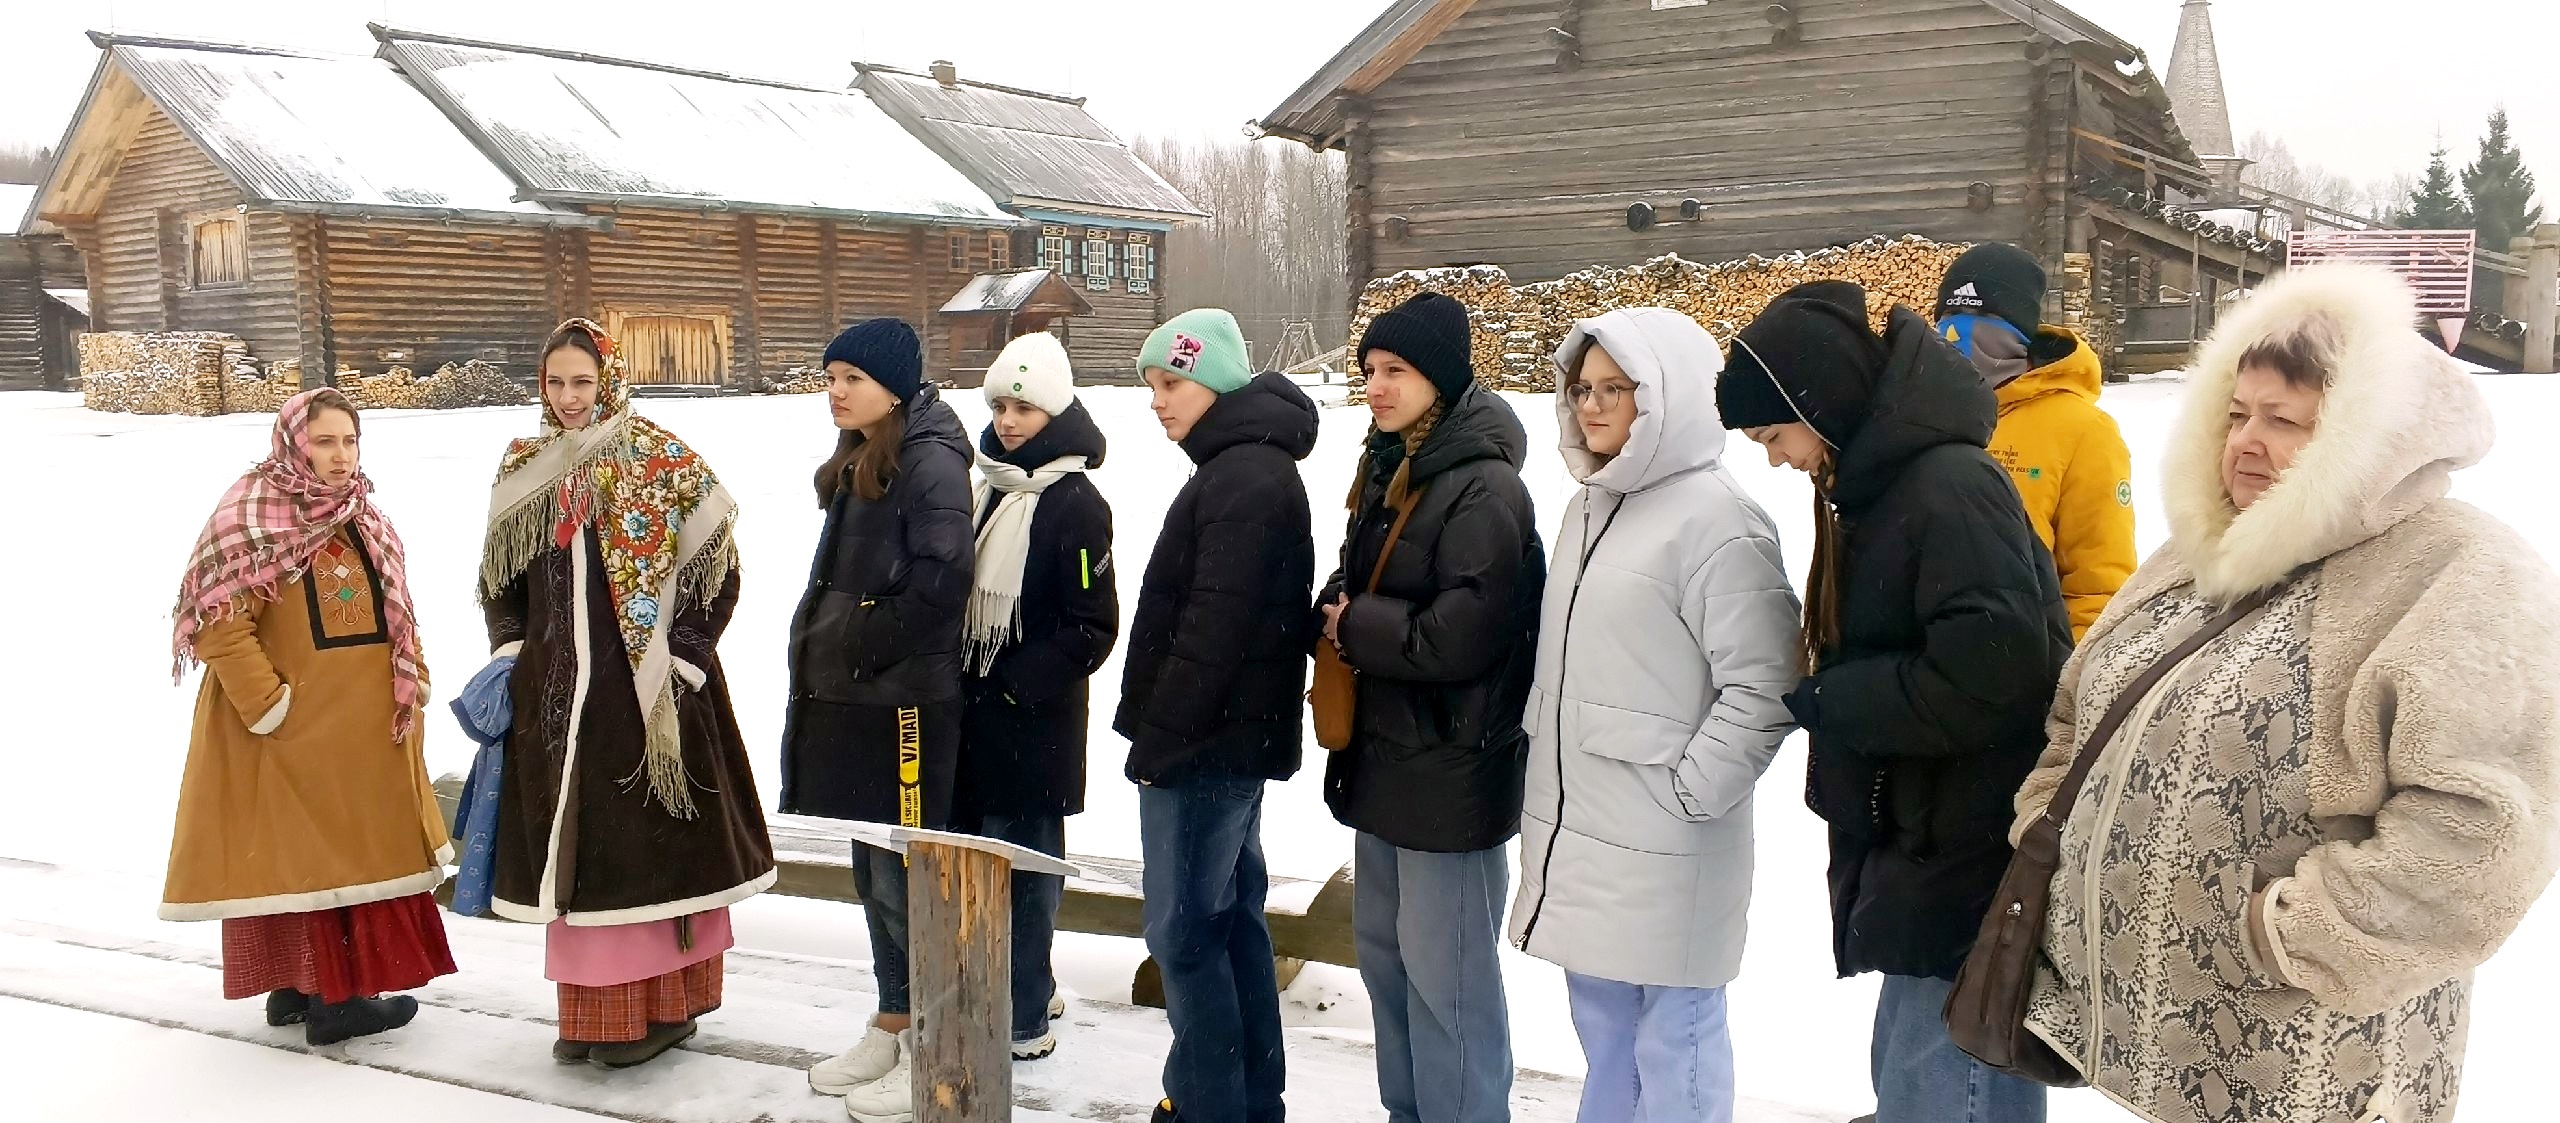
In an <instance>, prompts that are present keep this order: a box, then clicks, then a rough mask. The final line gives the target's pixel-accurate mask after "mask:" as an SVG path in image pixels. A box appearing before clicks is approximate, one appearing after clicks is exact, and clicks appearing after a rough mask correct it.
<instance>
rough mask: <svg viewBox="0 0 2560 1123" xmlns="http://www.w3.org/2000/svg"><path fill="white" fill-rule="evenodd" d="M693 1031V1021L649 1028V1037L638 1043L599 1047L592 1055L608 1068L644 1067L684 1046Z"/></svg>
mask: <svg viewBox="0 0 2560 1123" xmlns="http://www.w3.org/2000/svg"><path fill="white" fill-rule="evenodd" d="M693 1031H694V1024H693V1021H692V1020H691V1019H687V1020H685V1021H683V1022H680V1023H678V1024H675V1025H663V1026H662V1025H653V1026H650V1027H649V1035H648V1036H646V1037H643V1038H641V1039H640V1040H638V1041H625V1042H623V1043H621V1044H619V1045H598V1046H596V1047H595V1051H594V1052H593V1054H591V1055H592V1056H594V1057H595V1061H596V1063H597V1064H600V1065H603V1066H604V1067H606V1068H630V1067H631V1066H633V1065H644V1064H647V1063H649V1062H651V1061H654V1060H657V1059H658V1055H659V1054H661V1053H664V1052H666V1051H667V1050H669V1049H673V1048H675V1047H676V1046H678V1045H681V1044H683V1043H684V1041H685V1039H686V1038H689V1037H692V1036H693Z"/></svg>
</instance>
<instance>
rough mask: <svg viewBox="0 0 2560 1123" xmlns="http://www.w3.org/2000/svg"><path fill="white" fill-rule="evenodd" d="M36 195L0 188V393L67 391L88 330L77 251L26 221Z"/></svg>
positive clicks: (28, 189)
mask: <svg viewBox="0 0 2560 1123" xmlns="http://www.w3.org/2000/svg"><path fill="white" fill-rule="evenodd" d="M35 193H36V189H35V187H34V186H33V185H32V184H18V183H0V390H61V389H64V388H66V387H68V386H70V385H71V384H72V382H73V381H74V380H75V379H77V378H78V377H79V374H80V369H79V368H80V357H79V352H78V350H77V346H78V344H77V342H76V341H77V339H78V337H79V333H81V332H82V331H86V330H88V327H89V294H88V292H87V291H86V290H84V289H83V288H82V286H83V285H84V284H86V283H87V282H86V280H85V278H84V277H83V275H82V273H81V270H80V253H79V251H78V250H75V249H73V248H72V247H71V242H70V240H69V239H67V238H65V237H63V236H62V231H61V230H60V229H59V228H57V227H55V226H54V225H53V224H52V223H49V222H45V221H42V220H40V219H29V218H26V215H27V211H28V208H29V207H31V206H32V205H33V204H34V202H35Z"/></svg>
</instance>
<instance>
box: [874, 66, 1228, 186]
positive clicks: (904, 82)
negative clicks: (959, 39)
mask: <svg viewBox="0 0 2560 1123" xmlns="http://www.w3.org/2000/svg"><path fill="white" fill-rule="evenodd" d="M853 65H854V70H855V73H856V74H857V75H858V77H857V78H856V79H855V81H854V85H855V88H857V89H859V90H861V91H862V92H864V93H866V94H869V95H870V96H871V98H872V99H873V100H874V101H876V102H878V103H879V105H880V107H881V108H882V109H885V110H888V112H889V115H890V116H891V117H894V118H897V120H898V122H899V123H900V124H903V125H905V126H906V127H907V128H908V130H909V131H911V132H913V133H915V135H916V137H917V138H918V139H920V140H922V141H923V142H924V143H926V144H928V145H930V146H932V147H933V149H934V150H935V151H937V152H940V153H942V154H943V156H945V157H947V158H948V159H950V161H951V162H952V163H953V164H954V165H956V166H958V167H959V168H960V169H961V170H962V171H964V172H967V173H968V175H969V178H970V179H972V180H974V181H976V182H977V184H978V186H980V187H982V188H985V189H986V191H987V194H989V195H992V196H994V197H995V198H996V200H997V201H998V202H1001V203H1003V204H1005V205H1006V206H1009V207H1028V208H1043V209H1051V210H1058V209H1064V210H1072V211H1099V212H1104V213H1111V214H1125V215H1128V216H1131V217H1143V218H1156V219H1168V220H1176V219H1184V218H1200V217H1206V216H1205V214H1204V212H1202V211H1201V210H1200V208H1199V207H1197V206H1195V205H1193V203H1192V202H1191V200H1190V199H1189V198H1187V197H1185V196H1184V195H1183V194H1182V192H1181V190H1180V189H1178V188H1176V187H1174V186H1173V185H1172V184H1170V183H1167V182H1165V178H1164V177H1163V176H1161V175H1158V174H1156V170H1155V169H1154V168H1151V167H1148V166H1147V164H1146V161H1143V160H1140V159H1139V158H1138V154H1137V153H1135V152H1133V151H1130V149H1129V146H1128V144H1127V143H1125V142H1123V141H1122V140H1121V139H1120V138H1119V137H1118V136H1117V135H1114V134H1113V133H1112V131H1111V130H1110V129H1108V128H1106V127H1104V126H1103V124H1102V122H1100V121H1098V120H1096V119H1095V118H1094V116H1093V115H1092V114H1091V113H1089V112H1086V110H1085V108H1084V99H1083V98H1076V97H1065V96H1062V95H1059V94H1045V93H1040V92H1038V91H1034V90H1024V89H1016V88H1014V87H1011V86H999V85H995V84H993V83H988V82H978V81H972V80H968V79H960V78H957V77H956V76H955V77H954V79H953V81H951V82H950V83H949V84H947V85H946V84H945V83H943V82H941V81H939V80H937V79H936V78H934V77H933V76H931V75H926V74H917V73H914V72H912V71H906V70H899V69H897V68H895V67H888V66H879V65H875V64H872V63H863V62H857V63H855V64H853Z"/></svg>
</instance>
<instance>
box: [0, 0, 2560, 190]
mask: <svg viewBox="0 0 2560 1123" xmlns="http://www.w3.org/2000/svg"><path fill="white" fill-rule="evenodd" d="M1585 2H1586V3H1619V4H1638V3H1643V2H1645V0H1585ZM1385 6H1386V0H892V2H883V0H827V2H811V0H686V2H684V3H662V2H655V0H629V2H625V3H617V4H606V5H598V4H574V5H573V4H568V3H560V2H557V0H334V2H333V0H11V3H10V4H9V5H8V7H9V8H10V9H11V10H10V12H9V13H8V15H7V16H5V17H0V27H5V29H6V31H5V34H0V40H5V42H0V143H6V142H33V143H38V144H43V145H51V144H53V143H55V142H56V140H57V139H58V138H59V137H60V136H61V133H62V128H63V125H64V123H65V122H66V121H67V120H68V119H69V117H70V115H71V111H72V109H73V108H74V106H75V105H77V103H78V101H79V97H80V93H81V90H82V88H83V86H84V84H85V83H86V82H87V80H88V76H89V73H90V71H91V69H92V68H93V67H94V65H95V64H96V51H95V49H94V48H92V47H91V46H90V45H89V42H88V40H87V39H85V38H84V37H82V35H81V32H83V31H86V30H88V29H91V28H109V27H112V28H114V29H117V30H122V31H129V32H135V33H146V34H164V35H178V36H201V37H206V38H223V39H230V40H234V41H239V40H248V41H255V42H261V43H268V44H276V45H284V46H295V47H306V48H316V49H331V50H342V51H353V52H362V53H370V52H371V50H372V48H373V41H372V38H371V37H370V36H368V35H367V34H366V33H365V30H364V26H363V25H364V24H365V22H366V21H368V20H387V21H388V22H390V23H392V24H394V25H396V26H400V27H405V28H411V29H416V30H424V31H440V32H446V33H450V34H457V35H466V36H472V37H476V38H485V39H497V40H503V41H512V42H522V43H534V44H542V45H548V46H567V47H575V48H578V49H582V50H588V51H593V52H596V53H599V54H610V55H621V56H627V57H635V58H645V59H649V60H652V61H662V62H667V63H671V64H680V65H687V66H693V67H698V68H703V69H713V70H726V71H732V72H737V73H748V74H755V75H760V76H769V77H775V78H784V79H790V80H794V81H801V82H807V83H810V84H815V85H839V84H842V83H844V82H846V81H848V80H850V78H851V76H852V71H851V69H850V68H849V67H848V65H847V63H848V62H850V61H851V60H853V59H857V58H860V59H865V60H868V61H876V62H884V63H890V64H893V65H901V66H907V67H912V68H919V69H920V68H922V67H923V65H924V64H925V63H926V62H928V61H930V60H932V59H936V58H949V59H952V60H954V61H955V62H957V63H958V64H959V67H960V71H961V73H962V74H963V75H967V76H971V77H979V78H985V79H988V80H990V81H999V82H1006V83H1011V84H1014V85H1022V86H1032V87H1037V88H1042V89H1056V90H1065V91H1069V92H1073V93H1079V94H1084V95H1086V96H1088V97H1089V98H1091V107H1092V108H1093V110H1094V111H1095V112H1096V113H1098V114H1099V115H1100V116H1101V117H1102V118H1103V120H1105V121H1106V122H1108V123H1109V124H1111V125H1112V126H1113V127H1115V128H1117V129H1118V130H1119V131H1120V132H1122V133H1123V134H1138V133H1153V134H1167V133H1172V134H1199V133H1214V134H1216V135H1219V136H1225V137H1233V136H1236V135H1237V130H1238V129H1239V127H1240V126H1241V125H1242V124H1243V123H1244V122H1245V121H1246V120H1248V119H1250V118H1253V117H1257V116H1259V115H1261V114H1262V113H1264V112H1266V111H1268V110H1269V109H1271V108H1272V106H1273V105H1274V104H1275V103H1277V102H1278V101H1279V100H1280V99H1281V98H1282V97H1284V96H1286V95H1287V94H1288V93H1289V91H1291V90H1292V89H1295V88H1296V87H1297V85H1298V83H1300V82H1301V81H1304V80H1305V79H1306V77H1307V76H1308V75H1309V74H1310V73H1312V72H1313V71H1314V70H1315V68H1316V67H1317V66H1319V65H1321V64H1322V63H1323V62H1324V60H1325V59H1327V58H1329V57H1330V56H1331V55H1332V54H1333V52H1334V51H1335V50H1337V49H1339V48H1340V47H1341V46H1342V44H1343V43H1344V42H1346V41H1348V40H1349V39H1350V38H1351V36H1352V35H1353V34H1355V33H1357V32H1358V31H1359V29H1360V28H1361V27H1363V26H1365V25H1366V24H1367V23H1368V21H1369V20H1370V18H1372V17H1373V16H1375V15H1376V14H1377V13H1378V12H1379V11H1380V10H1382V9H1383V8H1384V7H1385ZM2070 6H2071V7H2072V8H2074V9H2076V10H2077V11H2079V12H2080V13H2081V14H2082V15H2085V16H2088V17H2089V18H2091V19H2093V20H2096V21H2097V22H2099V23H2100V24H2103V25H2105V26H2107V27H2108V28H2110V29H2113V30H2114V31H2115V32H2116V33H2117V34H2119V35H2122V36H2124V37H2126V38H2128V39H2130V40H2132V41H2133V42H2134V43H2136V44H2137V45H2139V46H2141V47H2142V48H2143V49H2145V50H2146V51H2148V52H2150V55H2151V59H2152V63H2153V65H2154V66H2157V67H2160V68H2163V69H2165V68H2166V67H2167V66H2168V61H2169V46H2170V43H2171V42H2172V41H2173V40H2174V39H2175V37H2176V34H2177V24H2178V8H2179V0H2072V3H2071V4H2070ZM599 17H602V18H599ZM2214 18H2215V23H2216V26H2217V28H2218V30H2219V32H2220V42H2221V48H2222V60H2223V70H2224V80H2225V82H2226V84H2227V86H2228V89H2229V95H2230V101H2231V108H2232V117H2233V127H2234V130H2235V132H2236V133H2237V135H2239V136H2242V137H2245V136H2247V135H2248V134H2249V133H2251V132H2253V131H2257V130H2262V129H2263V130H2265V131H2267V132H2270V133H2273V134H2276V135H2278V136H2281V137H2283V138H2285V139H2286V140H2287V141H2288V142H2289V143H2290V144H2291V145H2292V147H2293V149H2294V151H2295V152H2296V153H2297V154H2298V155H2300V156H2302V157H2303V158H2305V159H2308V160H2311V161H2314V162H2317V163H2321V164H2324V165H2327V166H2329V167H2331V168H2332V169H2334V170H2336V171H2339V172H2342V173H2345V174H2347V175H2348V176H2350V177H2351V178H2354V179H2356V180H2359V181H2366V180H2373V179H2378V178H2380V177H2383V176H2386V175H2390V174H2392V173H2395V172H2404V171H2405V172H2415V171H2417V170H2419V169H2420V168H2421V167H2422V166H2423V165H2424V163H2425V161H2426V154H2427V150H2428V148H2429V147H2430V146H2431V145H2432V144H2433V142H2434V139H2435V137H2436V135H2437V134H2438V133H2439V132H2441V133H2442V134H2443V135H2444V136H2445V138H2446V140H2447V141H2448V142H2449V143H2450V145H2451V147H2452V148H2453V150H2454V156H2455V160H2456V163H2457V164H2459V163H2460V162H2463V161H2467V160H2468V159H2470V156H2471V153H2472V150H2473V145H2474V143H2475V142H2476V140H2477V138H2478V136H2479V133H2480V131H2481V122H2482V120H2483V118H2484V117H2485V116H2486V115H2487V113H2488V111H2489V109H2490V107H2491V106H2493V105H2496V104H2499V103H2501V102H2503V103H2505V104H2506V106H2507V107H2508V109H2509V111H2510V113H2511V114H2512V115H2513V116H2514V118H2515V122H2516V127H2517V134H2518V139H2519V141H2520V143H2521V144H2522V145H2523V147H2524V150H2525V154H2526V156H2527V158H2528V159H2529V160H2530V161H2531V163H2532V165H2533V166H2534V168H2535V170H2536V172H2537V173H2538V175H2539V176H2540V178H2541V180H2542V182H2543V197H2544V198H2545V199H2546V200H2550V199H2554V198H2560V78H2555V75H2554V73H2553V72H2554V70H2555V69H2556V68H2560V3H2554V2H2553V0H2430V2H2428V3H2426V4H2424V5H2409V4H2405V3H2391V4H2385V3H2382V2H2381V0H2222V2H2221V3H2219V4H2216V5H2215V6H2214ZM2428 21H2434V22H2433V23H2430V22H2428ZM2508 44H2513V45H2516V47H2517V49H2516V50H2514V51H2513V52H2510V53H2508V54H2506V55H2504V56H2503V57H2502V55H2501V51H2500V49H2501V48H2502V47H2504V46H2505V45H2508ZM2528 52H2530V54H2531V55H2533V56H2536V57H2531V58H2528V57H2526V55H2527V53H2528ZM1808 142H1809V143H1810V142H1811V141H1810V140H1809V141H1808ZM2555 209H2560V208H2555Z"/></svg>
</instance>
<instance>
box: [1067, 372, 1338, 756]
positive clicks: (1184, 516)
mask: <svg viewBox="0 0 2560 1123" xmlns="http://www.w3.org/2000/svg"><path fill="white" fill-rule="evenodd" d="M1315 447H1316V404H1315V403H1314V402H1312V401H1309V400H1308V399H1307V395H1306V394H1305V392H1303V391H1301V390H1299V389H1298V387H1297V386H1296V385H1295V384H1293V383H1291V382H1290V381H1289V380H1288V379H1287V378H1284V377H1282V376H1280V375H1278V374H1272V373H1265V374H1262V375H1260V376H1258V377H1256V378H1255V379H1254V380H1253V381H1252V382H1250V383H1248V384H1246V385H1245V386H1244V387H1243V388H1241V389H1238V390H1235V391H1232V392H1229V393H1227V394H1224V395H1221V396H1220V397H1219V398H1218V401H1217V403H1216V404H1214V405H1212V406H1210V407H1209V411H1208V412H1207V413H1206V414H1203V415H1202V416H1201V418H1200V421H1199V423H1198V424H1196V425H1194V426H1192V428H1191V434H1190V436H1188V437H1186V438H1184V440H1183V442H1182V451H1183V452H1184V453H1186V454H1188V455H1189V456H1190V457H1191V461H1192V463H1194V464H1196V465H1198V466H1199V468H1198V470H1197V471H1195V472H1193V473H1192V475H1191V479H1190V480H1189V481H1188V482H1186V483H1184V484H1183V485H1182V490H1181V491H1180V492H1179V493H1177V494H1176V495H1175V496H1174V497H1173V505H1172V506H1171V507H1170V508H1168V509H1167V510H1166V511H1165V517H1164V529H1163V531H1162V532H1160V533H1159V534H1158V535H1157V536H1156V546H1155V552H1154V553H1153V554H1152V555H1150V556H1149V557H1148V559H1147V575H1146V580H1145V582H1144V584H1142V585H1141V586H1140V587H1139V590H1138V610H1137V613H1136V615H1135V616H1133V617H1132V618H1131V620H1130V623H1129V660H1128V665H1127V667H1126V668H1125V669H1124V670H1123V671H1122V674H1121V678H1120V710H1119V713H1118V715H1117V716H1116V717H1115V718H1114V719H1113V721H1112V723H1111V727H1112V728H1113V729H1115V730H1118V731H1119V733H1120V735H1121V736H1123V737H1126V738H1128V739H1129V768H1128V772H1129V778H1130V779H1132V780H1135V781H1137V782H1138V783H1141V784H1148V785H1155V786H1169V785H1174V784H1179V783H1180V782H1182V781H1183V780H1185V779H1189V778H1192V777H1196V776H1216V777H1223V778H1234V779H1265V780H1285V779H1287V778H1289V776H1291V775H1292V774H1294V773H1296V772H1297V771H1298V757H1299V752H1300V750H1301V742H1303V741H1304V739H1305V735H1306V722H1305V709H1306V690H1307V658H1308V653H1309V652H1311V651H1313V650H1314V641H1315V635H1316V633H1315V631H1314V629H1313V628H1312V627H1311V626H1310V624H1309V622H1308V618H1307V603H1308V597H1309V595H1310V594H1312V593H1313V592H1314V589H1315V542H1314V539H1313V538H1312V537H1311V536H1310V535H1309V533H1308V530H1307V523H1308V514H1307V488H1306V484H1305V483H1304V482H1302V481H1301V480H1299V478H1298V461H1300V460H1304V459H1306V458H1307V454H1308V453H1310V452H1313V451H1315Z"/></svg>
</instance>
